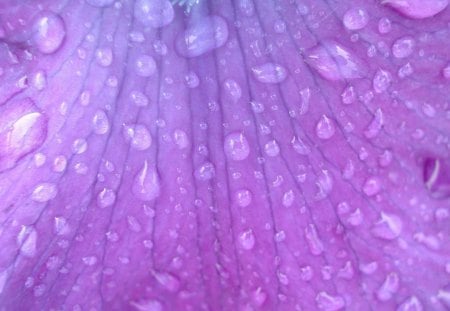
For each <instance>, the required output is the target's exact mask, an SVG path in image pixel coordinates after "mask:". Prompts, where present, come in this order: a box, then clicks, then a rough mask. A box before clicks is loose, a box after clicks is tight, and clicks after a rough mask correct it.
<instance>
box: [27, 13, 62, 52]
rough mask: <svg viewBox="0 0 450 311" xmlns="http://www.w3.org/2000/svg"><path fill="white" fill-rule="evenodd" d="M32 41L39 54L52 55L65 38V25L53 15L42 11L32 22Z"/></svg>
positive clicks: (57, 16)
mask: <svg viewBox="0 0 450 311" xmlns="http://www.w3.org/2000/svg"><path fill="white" fill-rule="evenodd" d="M32 31H33V37H32V40H33V42H34V44H35V46H36V47H37V48H38V50H39V51H40V52H41V53H44V54H52V53H54V52H56V51H57V50H58V49H59V48H60V47H61V45H62V44H63V41H64V38H65V37H66V29H65V24H64V21H63V20H62V18H61V17H60V16H59V15H56V14H55V13H52V12H49V11H43V12H41V13H39V14H38V16H37V17H36V19H35V20H34V22H33V30H32Z"/></svg>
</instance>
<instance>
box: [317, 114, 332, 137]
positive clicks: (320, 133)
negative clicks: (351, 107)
mask: <svg viewBox="0 0 450 311" xmlns="http://www.w3.org/2000/svg"><path fill="white" fill-rule="evenodd" d="M335 132H336V129H335V125H334V121H333V120H331V119H330V118H328V117H327V116H326V115H322V116H321V118H320V120H319V121H318V122H317V124H316V135H317V137H319V138H320V139H324V140H326V139H330V138H331V137H333V136H334V134H335Z"/></svg>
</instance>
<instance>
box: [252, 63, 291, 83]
mask: <svg viewBox="0 0 450 311" xmlns="http://www.w3.org/2000/svg"><path fill="white" fill-rule="evenodd" d="M252 72H253V76H254V77H255V79H256V80H258V81H259V82H261V83H280V82H283V81H284V80H285V79H286V77H287V71H286V68H284V67H283V66H281V65H279V64H275V63H265V64H263V65H259V66H255V67H253V68H252Z"/></svg>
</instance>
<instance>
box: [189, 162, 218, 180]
mask: <svg viewBox="0 0 450 311" xmlns="http://www.w3.org/2000/svg"><path fill="white" fill-rule="evenodd" d="M194 176H195V178H197V179H198V180H201V181H207V180H210V179H212V178H214V176H216V170H215V168H214V165H213V164H212V163H211V162H205V163H203V164H202V165H201V166H200V167H199V168H197V169H196V170H195V172H194Z"/></svg>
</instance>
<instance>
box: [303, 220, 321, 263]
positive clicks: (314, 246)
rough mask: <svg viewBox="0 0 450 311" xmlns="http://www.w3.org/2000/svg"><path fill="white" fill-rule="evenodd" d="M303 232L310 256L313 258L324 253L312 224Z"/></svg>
mask: <svg viewBox="0 0 450 311" xmlns="http://www.w3.org/2000/svg"><path fill="white" fill-rule="evenodd" d="M304 232H305V238H306V242H307V243H308V247H309V251H310V252H311V254H313V255H314V256H318V255H320V254H322V253H323V251H324V246H323V244H322V241H321V240H320V238H319V235H318V234H317V230H316V226H315V225H314V224H308V226H307V227H306V228H305V230H304Z"/></svg>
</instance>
